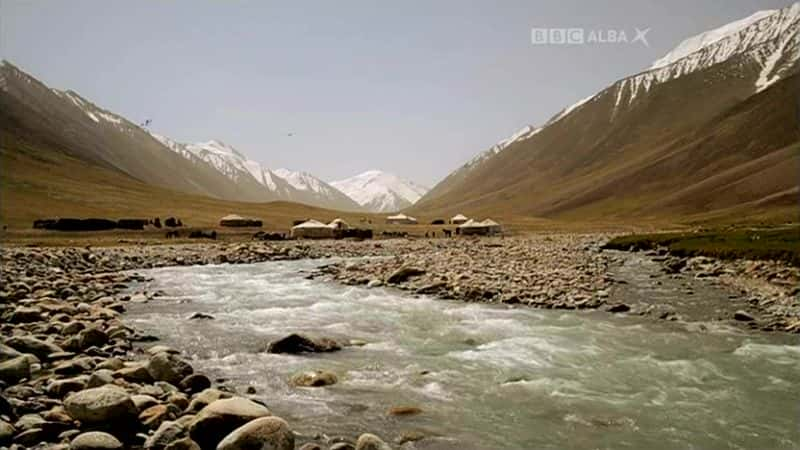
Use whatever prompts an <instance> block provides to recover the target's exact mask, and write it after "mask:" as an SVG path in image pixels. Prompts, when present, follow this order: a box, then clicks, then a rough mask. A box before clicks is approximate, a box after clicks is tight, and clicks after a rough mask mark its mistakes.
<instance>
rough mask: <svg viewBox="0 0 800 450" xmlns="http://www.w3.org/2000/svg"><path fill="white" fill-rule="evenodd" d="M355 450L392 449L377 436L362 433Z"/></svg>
mask: <svg viewBox="0 0 800 450" xmlns="http://www.w3.org/2000/svg"><path fill="white" fill-rule="evenodd" d="M356 450H392V447H390V446H389V444H387V443H386V442H384V441H383V440H382V439H381V438H379V437H378V436H375V435H374V434H370V433H364V434H362V435H361V436H359V437H358V441H356Z"/></svg>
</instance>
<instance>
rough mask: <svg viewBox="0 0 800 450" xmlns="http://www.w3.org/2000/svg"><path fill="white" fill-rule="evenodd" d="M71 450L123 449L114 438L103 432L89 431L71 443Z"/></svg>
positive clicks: (76, 437)
mask: <svg viewBox="0 0 800 450" xmlns="http://www.w3.org/2000/svg"><path fill="white" fill-rule="evenodd" d="M69 448H70V450H116V449H121V448H122V442H120V441H119V440H118V439H117V438H115V437H114V436H112V435H110V434H108V433H103V432H102V431H89V432H87V433H81V434H79V435H77V436H75V439H73V440H72V442H70V443H69Z"/></svg>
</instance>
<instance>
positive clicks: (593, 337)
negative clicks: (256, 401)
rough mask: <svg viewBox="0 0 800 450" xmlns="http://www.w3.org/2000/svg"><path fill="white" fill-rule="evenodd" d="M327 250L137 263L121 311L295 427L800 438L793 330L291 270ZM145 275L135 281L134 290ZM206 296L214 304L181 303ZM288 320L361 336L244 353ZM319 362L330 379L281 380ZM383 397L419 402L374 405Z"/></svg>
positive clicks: (575, 439) (597, 443) (666, 445)
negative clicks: (255, 260) (653, 317)
mask: <svg viewBox="0 0 800 450" xmlns="http://www.w3.org/2000/svg"><path fill="white" fill-rule="evenodd" d="M324 262H329V261H308V260H306V261H293V262H269V263H261V264H254V265H238V266H236V265H221V266H205V267H181V268H164V269H153V270H149V271H146V272H145V273H146V274H147V275H148V276H150V277H152V278H153V281H152V282H150V283H149V285H148V286H147V287H146V288H147V289H148V290H157V289H158V290H162V291H163V292H165V293H166V294H167V295H166V296H164V297H159V298H157V299H156V300H154V301H152V302H150V303H148V304H141V305H131V307H130V311H129V312H128V314H127V320H129V322H130V323H131V324H132V325H134V326H135V327H137V328H139V329H141V330H143V331H145V332H148V333H152V334H155V335H157V336H159V337H161V339H162V342H163V343H165V344H168V345H172V346H174V347H176V348H179V349H181V350H183V351H185V352H186V353H187V354H188V355H189V356H190V357H191V358H192V359H193V361H192V363H193V365H194V366H195V367H196V368H198V369H199V370H201V371H203V372H205V373H208V374H210V375H212V376H213V377H220V378H225V379H227V380H230V382H231V383H232V384H233V385H234V386H236V387H237V388H238V390H239V391H240V392H244V391H245V389H246V387H248V386H253V387H255V388H256V391H257V394H256V396H257V397H259V398H261V399H262V400H263V401H264V402H266V403H267V404H268V405H269V407H270V408H271V410H272V411H273V412H274V413H275V414H276V415H279V416H281V417H283V418H285V419H287V420H288V421H289V422H290V423H291V424H292V427H293V429H294V430H296V431H298V432H300V433H302V434H304V435H313V434H315V433H328V434H334V435H339V434H341V435H351V436H352V435H357V434H359V433H361V432H366V431H369V432H373V433H376V434H378V435H381V436H382V437H384V438H385V439H387V440H390V441H391V440H395V439H396V438H397V437H398V436H400V435H402V434H403V433H406V432H409V431H414V432H420V433H422V434H423V435H425V436H426V438H425V439H422V440H421V441H418V442H415V443H407V444H405V446H404V447H403V448H437V449H438V448H447V449H451V448H452V449H456V448H459V449H461V448H486V449H495V448H538V449H543V448H552V449H562V448H575V449H596V448H631V449H641V448H648V449H677V448H682V449H685V448H698V449H700V448H742V449H744V448H770V449H780V448H786V449H789V448H798V447H800V427H798V420H800V409H799V408H800V407H799V406H798V405H800V389H797V386H798V384H799V383H800V345H798V340H797V339H796V338H791V337H780V336H766V335H761V334H747V333H744V332H740V331H736V330H733V329H729V328H726V327H716V328H714V329H713V330H712V331H711V332H708V333H693V332H689V331H687V330H686V328H685V327H684V328H681V327H679V326H676V325H674V324H667V323H663V324H656V323H652V322H648V321H645V320H642V319H639V318H635V317H625V316H610V315H607V314H604V313H601V312H574V311H567V312H557V311H546V310H534V309H527V308H506V307H499V306H494V305H486V304H467V303H460V302H452V301H443V300H436V299H432V298H429V297H418V298H415V297H411V296H409V295H407V294H403V293H399V292H397V291H393V290H390V289H383V288H379V289H365V288H360V287H348V286H341V285H337V284H333V283H327V282H323V281H318V280H310V279H307V278H306V275H307V273H304V272H305V271H309V270H311V269H313V268H314V267H316V266H318V265H320V264H322V263H324ZM141 288H144V286H135V287H134V289H141ZM194 312H206V313H209V314H211V315H213V316H214V317H215V319H214V320H188V317H189V316H190V315H191V314H192V313H194ZM293 332H302V333H307V334H310V335H314V336H325V337H331V338H334V339H339V340H343V341H347V340H363V341H365V342H366V343H367V344H366V345H364V346H360V347H358V346H354V347H346V348H345V349H344V350H342V351H340V352H336V353H330V354H321V355H305V356H287V355H272V354H267V353H263V352H260V351H259V350H260V349H261V348H263V347H264V346H265V345H266V343H267V342H268V341H270V340H272V339H276V338H279V337H282V336H284V335H287V334H289V333H293ZM307 369H325V370H329V371H333V372H334V373H336V374H337V376H338V378H339V382H338V383H337V384H335V385H333V386H329V387H325V388H294V387H291V386H290V385H289V384H288V382H287V380H288V379H289V378H290V377H291V376H292V375H293V374H295V373H297V372H299V371H303V370H307ZM392 406H416V407H419V408H421V409H422V413H421V414H419V415H416V416H408V417H389V416H387V414H386V411H387V410H388V409H389V408H390V407H392Z"/></svg>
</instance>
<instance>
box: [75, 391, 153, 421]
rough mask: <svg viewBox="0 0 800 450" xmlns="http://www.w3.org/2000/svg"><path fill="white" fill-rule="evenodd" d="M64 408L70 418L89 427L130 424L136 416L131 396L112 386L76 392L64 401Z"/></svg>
mask: <svg viewBox="0 0 800 450" xmlns="http://www.w3.org/2000/svg"><path fill="white" fill-rule="evenodd" d="M64 407H65V409H66V410H67V414H69V415H70V417H72V418H73V419H76V420H80V421H81V422H82V423H85V424H90V425H92V424H94V425H108V426H114V425H117V424H125V423H131V422H133V421H134V420H135V419H136V416H137V415H138V413H137V410H136V405H134V403H133V400H131V396H130V395H129V394H128V393H127V392H125V391H124V390H123V389H120V388H118V387H114V386H102V387H98V388H91V389H85V390H83V391H79V392H76V393H74V394H72V395H70V396H69V397H67V399H66V400H64Z"/></svg>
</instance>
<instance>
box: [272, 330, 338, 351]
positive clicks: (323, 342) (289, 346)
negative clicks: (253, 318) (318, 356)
mask: <svg viewBox="0 0 800 450" xmlns="http://www.w3.org/2000/svg"><path fill="white" fill-rule="evenodd" d="M341 349H342V347H341V346H340V345H339V344H338V343H337V342H336V341H334V340H333V339H328V338H310V337H308V336H304V335H302V334H296V333H292V334H290V335H289V336H286V337H285V338H282V339H278V340H277V341H273V342H270V343H269V344H268V345H267V352H268V353H303V352H311V353H320V352H334V351H337V350H341Z"/></svg>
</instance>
